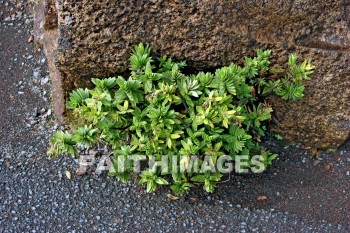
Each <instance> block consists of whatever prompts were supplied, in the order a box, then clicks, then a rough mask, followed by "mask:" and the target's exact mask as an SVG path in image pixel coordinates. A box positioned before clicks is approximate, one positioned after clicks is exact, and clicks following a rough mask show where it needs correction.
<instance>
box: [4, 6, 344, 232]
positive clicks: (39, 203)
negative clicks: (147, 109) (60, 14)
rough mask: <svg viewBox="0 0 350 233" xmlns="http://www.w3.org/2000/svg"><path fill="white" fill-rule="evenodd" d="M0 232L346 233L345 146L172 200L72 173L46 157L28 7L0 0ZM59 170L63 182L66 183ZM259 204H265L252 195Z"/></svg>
mask: <svg viewBox="0 0 350 233" xmlns="http://www.w3.org/2000/svg"><path fill="white" fill-rule="evenodd" d="M0 6H1V7H0V78H1V81H0V104H1V107H2V110H1V112H0V135H1V137H0V153H1V154H0V232H115V231H130V232H161V231H165V232H175V231H176V232H181V231H186V232H191V231H193V232H206V231H218V232H349V231H350V226H349V224H350V216H349V211H350V206H349V203H350V198H349V193H350V192H349V191H350V188H349V178H350V168H349V164H350V153H349V152H350V142H348V143H346V144H345V145H344V146H343V147H342V148H340V149H339V150H338V151H336V152H333V153H326V152H318V153H317V154H316V155H315V157H316V158H315V157H314V158H312V157H311V156H310V154H312V152H311V151H312V150H311V149H301V148H299V147H298V146H291V147H288V148H284V145H283V144H282V143H276V142H273V141H271V142H268V144H269V146H270V147H271V148H272V149H274V150H276V151H279V152H280V157H279V159H278V160H277V161H276V164H275V166H274V167H273V168H272V169H270V170H269V172H267V173H266V174H262V175H259V176H256V175H255V176H251V175H246V176H233V177H231V179H230V180H229V181H227V182H225V183H222V184H220V185H219V187H218V189H217V191H216V192H215V193H214V194H211V195H209V194H206V193H204V191H202V189H201V188H200V187H198V188H194V190H193V191H192V192H191V194H189V195H187V196H185V197H182V198H180V199H179V200H176V201H171V200H169V199H168V197H167V194H168V193H169V190H168V189H163V190H159V191H157V192H156V193H153V194H146V193H145V191H144V188H142V187H140V186H138V185H136V184H134V182H130V183H129V184H127V185H125V184H121V183H119V182H117V181H116V180H115V179H113V178H110V177H107V176H106V174H102V175H100V176H98V175H94V174H90V175H86V176H83V177H78V176H76V175H75V170H76V169H77V167H78V165H77V161H75V160H74V159H72V158H69V157H60V158H58V159H54V160H48V159H47V156H46V150H47V148H48V140H49V138H50V135H51V134H52V132H53V131H54V130H56V129H58V128H60V127H61V126H58V124H56V123H55V119H54V117H53V116H52V114H51V110H50V96H49V95H50V90H49V87H50V83H49V79H48V74H47V67H46V63H45V62H46V60H45V57H44V55H43V53H42V51H41V50H40V48H37V47H35V46H34V45H33V42H32V41H31V34H32V22H31V16H30V15H31V11H32V10H31V9H32V8H31V5H30V4H27V3H26V1H9V0H6V1H1V0H0ZM66 171H70V172H71V174H72V178H71V179H68V178H67V176H66ZM261 195H264V196H266V197H267V200H265V201H259V200H257V198H258V197H259V196H261Z"/></svg>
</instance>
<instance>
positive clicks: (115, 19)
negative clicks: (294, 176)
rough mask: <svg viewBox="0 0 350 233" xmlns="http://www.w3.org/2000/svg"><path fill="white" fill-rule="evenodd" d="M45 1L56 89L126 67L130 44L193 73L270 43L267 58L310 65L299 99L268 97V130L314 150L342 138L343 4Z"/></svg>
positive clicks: (348, 37)
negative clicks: (293, 57)
mask: <svg viewBox="0 0 350 233" xmlns="http://www.w3.org/2000/svg"><path fill="white" fill-rule="evenodd" d="M47 1H48V3H49V4H48V6H47V7H46V8H45V10H46V12H45V11H44V12H43V13H44V14H45V15H46V16H45V19H44V21H45V23H44V24H42V25H44V29H45V31H46V32H50V33H52V30H55V31H56V32H57V39H56V40H57V48H56V49H55V51H54V52H53V53H54V54H53V56H54V57H55V58H56V61H55V62H54V65H55V66H56V67H57V68H58V70H59V74H58V76H59V78H57V77H55V78H53V79H54V80H53V81H54V85H59V86H60V88H61V87H62V89H63V93H66V92H67V91H69V90H70V89H72V88H75V87H79V86H86V85H88V83H89V80H90V78H91V77H92V76H95V77H96V76H97V77H105V76H109V75H113V74H116V73H120V72H124V71H126V70H127V66H128V57H129V53H130V50H131V47H132V46H133V45H134V44H136V43H138V42H144V43H149V44H150V45H151V47H152V48H153V51H154V53H155V54H157V55H171V56H172V57H174V58H175V59H185V60H187V61H188V64H189V65H190V66H191V67H193V68H194V69H203V68H215V67H217V66H222V65H227V64H229V63H231V62H241V61H242V57H243V56H244V55H253V51H254V50H255V49H257V48H269V49H272V50H273V52H274V55H273V56H274V57H273V59H272V60H273V61H274V62H278V63H281V62H284V61H286V59H287V56H288V54H289V53H291V52H295V53H297V54H299V55H301V57H302V58H309V59H312V61H313V63H314V64H315V65H316V66H317V72H315V74H314V75H313V80H312V81H310V82H308V83H306V86H307V93H306V96H305V98H304V99H303V100H302V101H299V102H281V101H279V100H277V99H275V98H271V99H270V101H271V102H273V104H274V105H275V106H276V107H275V113H276V117H275V119H276V122H277V124H276V125H275V127H274V129H275V131H277V132H278V133H280V134H282V135H283V136H284V137H285V139H288V140H291V141H294V142H301V143H304V144H306V145H312V146H315V147H336V146H339V145H340V144H342V143H343V142H344V141H345V140H346V139H347V138H348V137H349V134H350V110H349V109H350V79H349V78H348V76H349V74H350V66H348V63H349V54H350V30H349V26H350V17H349V15H350V14H349V11H350V1H349V0H339V1H333V0H320V1H316V2H315V1H311V0H247V1H240V0H234V1H231V0H230V1H229V0H220V1H210V0H203V1H187V0H182V1H180V0H170V1H163V0H160V1H155V0H142V1H140V0H137V1H136V0H131V1H130V0H128V1H126V0H120V1H112V0H104V1H103V0H100V1H86V0H84V1H68V0H57V1H53V0H47ZM42 2H45V1H42ZM38 14H40V11H39V13H38ZM51 56H52V54H51ZM49 63H50V59H49ZM55 79H56V80H61V81H62V83H60V82H61V81H57V82H55ZM55 83H56V84H55ZM63 98H64V96H59V98H58V99H57V100H56V102H59V101H61V102H63V100H64V99H63ZM61 108H62V105H61ZM56 112H58V113H62V109H61V110H59V111H56Z"/></svg>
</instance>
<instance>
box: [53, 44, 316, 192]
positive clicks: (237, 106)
mask: <svg viewBox="0 0 350 233" xmlns="http://www.w3.org/2000/svg"><path fill="white" fill-rule="evenodd" d="M150 53H151V50H150V48H149V47H148V46H144V45H143V44H139V45H138V46H135V48H134V50H133V52H132V55H131V58H130V62H131V65H130V71H131V75H130V77H129V78H128V79H125V78H123V77H120V76H119V77H117V78H108V79H102V80H100V79H92V81H93V83H94V84H95V88H94V89H90V90H89V89H77V90H75V91H73V92H72V93H71V95H70V98H69V101H68V102H67V107H68V108H69V109H72V118H73V119H78V120H75V121H72V122H75V124H74V125H73V127H74V128H76V130H73V132H72V134H69V133H67V132H66V133H63V132H57V133H55V134H54V136H53V138H52V140H51V141H52V147H51V149H50V151H49V153H50V154H51V155H57V154H59V153H70V154H73V155H75V154H77V150H76V149H75V145H83V146H85V147H91V146H93V145H94V144H95V143H97V142H104V143H107V144H108V145H109V147H110V149H111V150H112V151H113V154H114V156H113V158H114V159H113V161H114V163H113V166H112V167H111V168H110V172H109V175H111V176H116V177H117V178H118V179H119V180H121V181H123V182H127V181H128V180H129V179H130V177H131V174H132V173H133V163H132V161H131V160H137V159H138V160H142V159H141V158H142V156H144V157H145V158H146V161H143V162H144V163H146V162H147V161H149V160H153V161H154V162H155V163H161V162H162V161H163V160H164V158H167V159H169V160H176V162H175V163H166V164H167V166H159V167H157V166H155V167H148V168H144V169H142V172H141V175H140V177H141V179H140V182H139V183H140V184H143V183H145V184H146V186H147V191H149V192H150V191H154V190H155V189H156V188H157V186H158V185H168V184H170V185H171V186H170V187H171V189H172V190H173V191H174V192H175V193H177V194H182V193H185V192H188V191H189V189H190V188H191V187H192V186H193V183H201V184H203V186H204V189H205V190H206V191H207V192H213V190H214V188H215V183H216V182H218V181H220V180H221V178H222V173H221V172H218V170H215V168H216V166H217V165H218V164H219V162H220V160H221V159H222V158H224V156H225V155H228V156H229V157H230V158H232V159H237V158H240V157H245V158H248V160H249V162H248V163H247V164H246V165H245V167H248V168H249V167H254V166H256V164H254V161H255V160H254V159H252V158H253V157H254V156H255V155H259V156H260V157H259V158H260V159H258V162H259V163H260V164H259V166H262V167H263V170H266V168H267V167H268V166H270V165H271V164H272V161H273V160H274V159H275V158H276V156H277V155H276V154H273V153H271V152H270V151H268V150H266V149H265V148H263V147H262V145H261V144H260V137H262V136H264V135H265V132H266V130H267V126H266V123H267V121H269V119H270V118H271V112H272V107H271V106H270V105H269V104H268V103H266V102H263V101H262V100H263V97H264V96H265V95H268V94H271V93H274V94H276V95H278V96H280V97H281V98H282V99H285V100H297V99H300V98H301V97H302V96H303V93H304V86H303V84H302V81H303V80H308V79H309V75H310V74H311V73H312V71H313V69H314V67H313V66H312V65H311V64H310V62H309V61H304V62H303V63H301V64H298V63H297V56H296V55H294V54H292V55H291V56H290V58H289V61H288V64H287V67H286V69H272V68H270V67H269V65H270V62H269V56H270V53H271V51H269V50H267V51H262V50H258V51H257V56H256V57H254V58H248V57H247V58H245V63H244V66H242V67H241V66H238V65H235V64H231V65H229V66H227V67H222V68H219V69H217V70H216V71H215V73H211V72H206V73H205V72H199V73H197V74H190V75H185V74H184V73H182V72H181V68H183V67H185V66H186V63H185V62H174V61H173V60H171V59H170V58H166V57H162V58H160V59H158V60H157V62H154V60H153V59H152V57H151V56H150ZM194 155H195V157H193V156H194ZM208 158H209V159H208ZM168 165H169V166H168ZM177 165H180V166H179V167H178V166H177ZM121 168H122V169H121ZM198 170H200V172H198Z"/></svg>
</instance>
